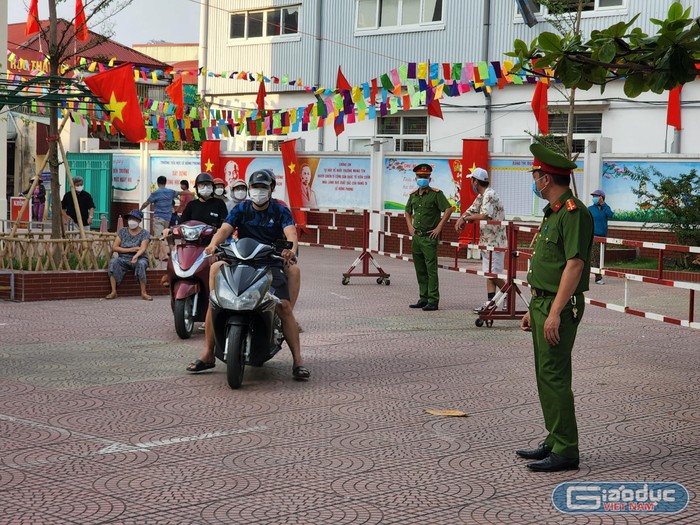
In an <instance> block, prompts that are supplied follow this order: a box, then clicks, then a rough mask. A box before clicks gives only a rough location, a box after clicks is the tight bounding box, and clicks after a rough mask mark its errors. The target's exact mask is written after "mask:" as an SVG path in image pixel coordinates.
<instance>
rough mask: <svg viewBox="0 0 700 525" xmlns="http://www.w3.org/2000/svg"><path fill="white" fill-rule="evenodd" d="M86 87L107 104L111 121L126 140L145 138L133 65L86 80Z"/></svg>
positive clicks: (124, 65)
mask: <svg viewBox="0 0 700 525" xmlns="http://www.w3.org/2000/svg"><path fill="white" fill-rule="evenodd" d="M85 85H86V86H87V87H88V88H90V91H92V92H93V94H94V95H95V96H97V97H98V98H99V99H100V100H101V101H102V102H104V103H105V107H106V108H107V110H108V111H109V119H110V120H111V122H112V124H114V127H116V128H117V129H118V130H119V131H121V132H122V133H123V134H124V136H125V137H126V138H127V140H130V141H131V142H138V141H140V140H143V139H144V138H146V126H145V125H144V123H143V115H142V114H141V108H140V107H139V99H138V98H137V96H136V83H135V82H134V66H133V65H132V64H122V65H121V66H118V67H115V68H114V69H110V70H108V71H105V72H104V73H98V74H97V75H93V76H91V77H87V78H85Z"/></svg>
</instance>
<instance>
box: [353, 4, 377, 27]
mask: <svg viewBox="0 0 700 525" xmlns="http://www.w3.org/2000/svg"><path fill="white" fill-rule="evenodd" d="M377 1H378V0H359V2H357V28H358V29H367V28H371V27H377Z"/></svg>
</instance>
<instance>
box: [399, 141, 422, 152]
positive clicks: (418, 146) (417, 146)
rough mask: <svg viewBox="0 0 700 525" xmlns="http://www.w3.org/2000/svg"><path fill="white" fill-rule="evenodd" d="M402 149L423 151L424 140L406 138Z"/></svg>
mask: <svg viewBox="0 0 700 525" xmlns="http://www.w3.org/2000/svg"><path fill="white" fill-rule="evenodd" d="M401 142H403V148H402V149H401V151H423V141H422V140H419V139H410V140H407V139H404V140H402V141H401Z"/></svg>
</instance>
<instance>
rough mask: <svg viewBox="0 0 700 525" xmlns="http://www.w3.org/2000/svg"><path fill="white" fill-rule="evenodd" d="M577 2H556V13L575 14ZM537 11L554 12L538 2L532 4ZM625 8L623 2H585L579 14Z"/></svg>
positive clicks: (573, 0)
mask: <svg viewBox="0 0 700 525" xmlns="http://www.w3.org/2000/svg"><path fill="white" fill-rule="evenodd" d="M578 2H579V0H556V5H557V6H558V8H559V9H558V11H560V12H562V13H575V12H576V11H577V10H578ZM534 4H535V7H536V8H537V11H535V12H543V13H545V14H547V13H550V12H552V11H554V9H548V8H547V7H545V6H540V4H539V3H538V2H534ZM621 7H625V0H585V1H584V2H583V5H582V6H581V12H583V13H585V12H587V11H598V10H604V9H619V8H621Z"/></svg>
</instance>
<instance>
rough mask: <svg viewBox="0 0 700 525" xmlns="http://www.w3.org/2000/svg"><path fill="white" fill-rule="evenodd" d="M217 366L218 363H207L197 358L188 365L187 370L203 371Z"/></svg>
mask: <svg viewBox="0 0 700 525" xmlns="http://www.w3.org/2000/svg"><path fill="white" fill-rule="evenodd" d="M215 366H216V363H205V362H204V361H202V360H201V359H195V360H194V361H192V362H191V363H190V364H189V365H187V368H186V370H187V371H188V372H202V371H203V370H209V369H210V368H214V367H215Z"/></svg>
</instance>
